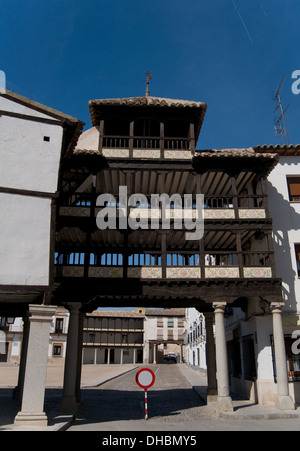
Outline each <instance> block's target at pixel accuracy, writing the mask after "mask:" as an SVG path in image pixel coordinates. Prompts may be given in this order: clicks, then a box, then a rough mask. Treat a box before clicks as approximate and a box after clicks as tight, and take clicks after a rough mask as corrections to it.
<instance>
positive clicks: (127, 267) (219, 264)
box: [55, 251, 276, 281]
mask: <svg viewBox="0 0 300 451" xmlns="http://www.w3.org/2000/svg"><path fill="white" fill-rule="evenodd" d="M164 262H165V264H164ZM274 268H275V266H274V252H272V251H261V252H253V251H244V252H236V251H233V252H224V251H207V253H205V254H200V253H191V252H187V251H185V252H180V254H178V252H176V251H173V252H167V253H166V255H165V257H164V256H163V255H162V253H161V252H149V253H135V254H131V255H128V256H125V255H124V254H121V253H102V254H94V253H91V254H89V255H87V256H85V254H84V253H80V252H73V253H70V254H62V253H60V254H58V253H57V254H56V256H55V274H56V279H57V281H59V280H60V279H62V278H77V279H78V278H85V277H87V278H89V279H124V278H125V279H130V280H133V279H139V280H159V279H173V280H174V279H176V280H179V279H180V280H191V279H194V280H207V281H208V280H210V281H212V280H214V279H271V278H275V277H276V275H275V269H274Z"/></svg>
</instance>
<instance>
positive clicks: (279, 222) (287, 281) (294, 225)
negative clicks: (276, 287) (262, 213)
mask: <svg viewBox="0 0 300 451" xmlns="http://www.w3.org/2000/svg"><path fill="white" fill-rule="evenodd" d="M268 193H269V208H270V215H271V217H272V218H273V237H274V238H273V244H274V251H275V261H276V271H277V276H278V277H280V278H282V281H283V298H284V301H285V304H286V306H287V307H288V308H289V310H290V311H293V312H296V311H297V302H296V291H295V278H297V276H298V274H297V273H296V271H295V269H294V268H293V264H292V255H294V254H295V249H294V246H293V244H291V245H290V242H289V235H288V234H289V232H291V231H293V230H294V231H299V230H300V214H299V213H297V211H296V210H295V208H297V204H295V205H293V204H291V203H290V202H289V201H287V200H286V199H284V197H283V195H282V194H281V193H279V192H278V191H277V189H276V187H274V186H273V185H271V183H270V182H268ZM299 242H300V236H299Z"/></svg>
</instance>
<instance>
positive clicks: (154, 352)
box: [153, 343, 157, 365]
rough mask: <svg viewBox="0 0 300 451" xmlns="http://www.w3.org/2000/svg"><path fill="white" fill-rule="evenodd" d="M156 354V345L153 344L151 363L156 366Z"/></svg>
mask: <svg viewBox="0 0 300 451" xmlns="http://www.w3.org/2000/svg"><path fill="white" fill-rule="evenodd" d="M156 352H157V344H156V343H154V344H153V363H154V365H156Z"/></svg>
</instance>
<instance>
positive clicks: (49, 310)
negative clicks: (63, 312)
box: [28, 304, 57, 323]
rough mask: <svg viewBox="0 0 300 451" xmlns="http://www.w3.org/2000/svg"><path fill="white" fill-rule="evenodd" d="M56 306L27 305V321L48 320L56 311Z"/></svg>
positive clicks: (50, 319) (49, 320)
mask: <svg viewBox="0 0 300 451" xmlns="http://www.w3.org/2000/svg"><path fill="white" fill-rule="evenodd" d="M56 309H57V307H56V306H54V305H51V306H50V305H35V304H30V305H29V318H28V319H29V321H30V322H32V321H41V322H50V323H51V321H52V317H53V315H54V314H55V312H56Z"/></svg>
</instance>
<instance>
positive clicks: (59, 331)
mask: <svg viewBox="0 0 300 451" xmlns="http://www.w3.org/2000/svg"><path fill="white" fill-rule="evenodd" d="M63 327H64V320H63V318H56V322H55V333H56V334H62V332H63Z"/></svg>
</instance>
